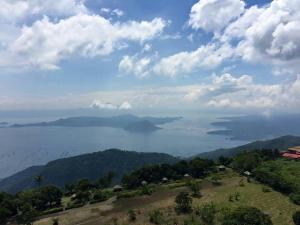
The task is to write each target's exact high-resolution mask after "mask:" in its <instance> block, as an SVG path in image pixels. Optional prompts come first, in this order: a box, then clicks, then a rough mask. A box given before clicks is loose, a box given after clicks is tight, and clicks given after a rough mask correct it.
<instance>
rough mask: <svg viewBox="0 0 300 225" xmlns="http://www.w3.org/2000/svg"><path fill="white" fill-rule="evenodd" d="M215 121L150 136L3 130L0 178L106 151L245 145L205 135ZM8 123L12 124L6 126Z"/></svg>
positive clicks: (175, 125) (188, 151)
mask: <svg viewBox="0 0 300 225" xmlns="http://www.w3.org/2000/svg"><path fill="white" fill-rule="evenodd" d="M215 119H216V117H215V116H211V117H208V116H205V117H194V118H184V119H181V120H178V121H175V122H172V123H169V124H166V125H164V126H163V129H161V130H158V131H155V132H153V133H150V134H140V133H130V132H127V131H125V130H122V129H116V128H104V127H99V128H96V127H84V128H74V127H25V128H2V129H0V178H3V177H6V176H9V175H11V174H13V173H15V172H17V171H20V170H22V169H25V168H27V167H29V166H32V165H41V164H45V163H47V162H49V161H51V160H54V159H58V158H62V157H69V156H74V155H78V154H82V153H89V152H95V151H100V150H105V149H109V148H119V149H126V150H133V151H140V152H164V153H169V154H172V155H175V156H182V157H186V156H191V155H194V154H197V153H201V152H206V151H211V150H214V149H217V148H221V147H222V148H223V147H233V146H237V145H241V144H244V143H245V141H236V140H235V141H233V140H230V139H229V138H227V137H223V136H217V135H208V134H207V131H210V130H212V129H213V127H212V126H211V125H210V123H211V122H212V121H214V120H215ZM11 121H13V120H10V121H9V122H11ZM20 121H21V120H14V122H20ZM39 121H45V120H42V119H39ZM24 122H25V121H24ZM26 122H28V121H26Z"/></svg>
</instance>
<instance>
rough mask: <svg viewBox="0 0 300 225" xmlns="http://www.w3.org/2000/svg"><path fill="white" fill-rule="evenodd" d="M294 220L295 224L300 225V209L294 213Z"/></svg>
mask: <svg viewBox="0 0 300 225" xmlns="http://www.w3.org/2000/svg"><path fill="white" fill-rule="evenodd" d="M293 221H294V223H295V225H300V211H297V212H295V213H294V215H293Z"/></svg>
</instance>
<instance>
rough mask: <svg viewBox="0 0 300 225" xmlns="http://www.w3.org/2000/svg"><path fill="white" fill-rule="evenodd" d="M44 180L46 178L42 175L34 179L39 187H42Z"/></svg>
mask: <svg viewBox="0 0 300 225" xmlns="http://www.w3.org/2000/svg"><path fill="white" fill-rule="evenodd" d="M43 180H44V178H43V176H42V175H38V176H36V177H35V178H34V181H35V183H36V184H37V185H38V187H41V186H42V183H43Z"/></svg>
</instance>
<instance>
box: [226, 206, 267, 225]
mask: <svg viewBox="0 0 300 225" xmlns="http://www.w3.org/2000/svg"><path fill="white" fill-rule="evenodd" d="M241 224H243V225H272V224H273V223H272V221H271V218H270V216H269V215H266V214H264V213H263V212H261V211H260V210H259V209H257V208H254V207H239V208H237V209H235V210H233V211H230V212H227V213H225V214H224V216H223V221H222V225H241Z"/></svg>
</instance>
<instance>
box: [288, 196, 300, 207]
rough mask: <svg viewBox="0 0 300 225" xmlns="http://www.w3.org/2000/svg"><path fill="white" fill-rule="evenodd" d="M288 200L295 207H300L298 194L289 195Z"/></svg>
mask: <svg viewBox="0 0 300 225" xmlns="http://www.w3.org/2000/svg"><path fill="white" fill-rule="evenodd" d="M290 200H291V201H292V202H293V203H295V204H296V205H300V194H299V193H293V194H290Z"/></svg>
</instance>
